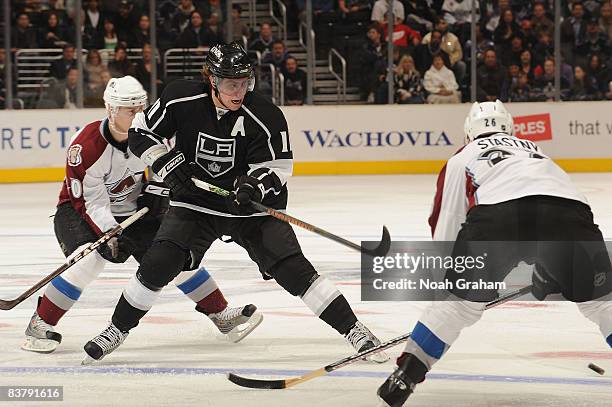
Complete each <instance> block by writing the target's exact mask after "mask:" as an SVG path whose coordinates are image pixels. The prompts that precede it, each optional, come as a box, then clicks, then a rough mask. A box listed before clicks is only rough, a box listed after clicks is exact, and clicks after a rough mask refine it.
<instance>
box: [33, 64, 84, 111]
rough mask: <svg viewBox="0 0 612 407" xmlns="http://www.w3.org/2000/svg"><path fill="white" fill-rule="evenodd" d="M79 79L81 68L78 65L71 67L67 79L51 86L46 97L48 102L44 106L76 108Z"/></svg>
mask: <svg viewBox="0 0 612 407" xmlns="http://www.w3.org/2000/svg"><path fill="white" fill-rule="evenodd" d="M78 80H79V70H78V69H77V68H76V67H75V68H70V69H69V70H68V72H67V73H66V78H65V80H60V81H59V82H58V83H56V84H54V85H53V86H51V87H49V89H48V92H47V95H46V96H45V97H44V99H46V101H47V102H48V103H45V105H44V106H45V107H47V108H55V109H76V108H77V83H78ZM40 107H42V106H40Z"/></svg>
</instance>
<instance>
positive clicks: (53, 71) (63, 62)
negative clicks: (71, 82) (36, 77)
mask: <svg viewBox="0 0 612 407" xmlns="http://www.w3.org/2000/svg"><path fill="white" fill-rule="evenodd" d="M74 54H75V49H74V45H72V44H66V45H64V48H63V50H62V58H60V59H58V60H56V61H53V62H51V66H50V68H49V74H50V75H51V76H52V77H53V78H56V79H66V74H67V73H68V70H69V69H71V68H76V66H77V61H76V58H75V57H74Z"/></svg>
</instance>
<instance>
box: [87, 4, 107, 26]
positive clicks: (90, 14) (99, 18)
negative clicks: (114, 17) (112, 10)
mask: <svg viewBox="0 0 612 407" xmlns="http://www.w3.org/2000/svg"><path fill="white" fill-rule="evenodd" d="M86 4H87V9H86V10H85V29H91V30H94V31H97V32H99V33H101V32H102V30H103V29H104V17H105V16H104V15H103V14H102V13H100V10H99V8H98V0H88V1H87V3H86Z"/></svg>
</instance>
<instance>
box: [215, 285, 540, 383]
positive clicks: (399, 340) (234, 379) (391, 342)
mask: <svg viewBox="0 0 612 407" xmlns="http://www.w3.org/2000/svg"><path fill="white" fill-rule="evenodd" d="M531 288H532V286H531V285H528V286H526V287H523V288H521V289H519V290H516V291H513V292H511V293H509V294H506V295H504V296H502V297H500V298H498V299H497V300H494V301H491V302H489V303H488V304H487V305H486V306H485V310H487V309H490V308H494V307H497V306H498V305H501V304H504V303H506V302H508V301H511V300H513V299H515V298H518V297H520V296H522V295H525V294H527V293H529V292H530V291H531ZM410 335H411V333H407V334H404V335H401V336H398V337H396V338H393V339H391V340H388V341H387V342H384V343H381V344H380V345H378V346H375V347H373V348H371V349H368V350H366V351H363V352H360V353H356V354H354V355H351V356H348V357H346V358H344V359H340V360H338V361H336V362H334V363H331V364H329V365H327V366H325V367H322V368H320V369H317V370H313V371H312V372H309V373H307V374H305V375H303V376H300V377H294V378H290V379H277V380H265V379H250V378H247V377H242V376H238V375H237V374H234V373H229V374H228V375H227V378H228V380H229V381H230V382H232V383H234V384H237V385H238V386H241V387H248V388H251V389H286V388H288V387H292V386H295V385H297V384H300V383H303V382H305V381H308V380H311V379H314V378H316V377H321V376H325V375H326V374H327V373H329V372H333V371H334V370H337V369H340V368H341V367H344V366H346V365H350V364H351V363H354V362H356V361H357V360H360V359H361V358H363V357H364V356H367V355H370V354H372V353H376V352H380V351H382V350H385V349H388V348H391V347H393V346H395V345H397V344H399V343H402V342H405V341H407V340H408V338H409V337H410Z"/></svg>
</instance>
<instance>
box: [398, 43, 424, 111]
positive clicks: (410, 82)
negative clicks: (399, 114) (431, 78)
mask: <svg viewBox="0 0 612 407" xmlns="http://www.w3.org/2000/svg"><path fill="white" fill-rule="evenodd" d="M394 89H395V103H399V104H402V105H403V104H415V103H425V99H424V92H423V79H422V78H421V74H420V73H419V71H417V70H416V68H415V66H414V59H413V58H412V57H411V56H410V55H404V56H403V57H401V59H400V61H399V63H398V65H397V67H396V68H395V75H394Z"/></svg>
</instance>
